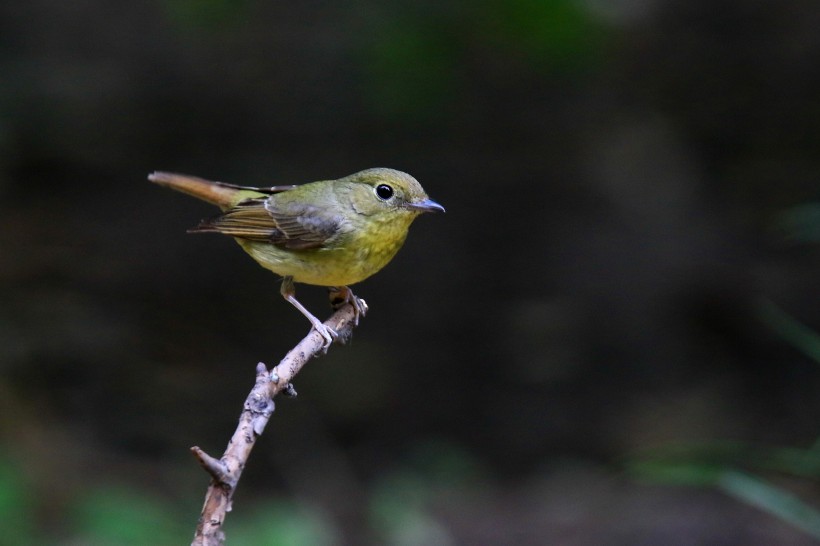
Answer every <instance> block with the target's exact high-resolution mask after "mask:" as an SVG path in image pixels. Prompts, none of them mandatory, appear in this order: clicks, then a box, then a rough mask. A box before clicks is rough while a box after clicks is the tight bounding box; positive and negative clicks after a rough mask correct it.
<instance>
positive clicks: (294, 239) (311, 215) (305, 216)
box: [190, 198, 340, 249]
mask: <svg viewBox="0 0 820 546" xmlns="http://www.w3.org/2000/svg"><path fill="white" fill-rule="evenodd" d="M339 229H340V219H339V216H338V215H335V214H332V213H328V211H327V210H326V209H322V208H319V207H316V206H313V205H307V204H299V203H288V206H286V207H277V206H276V205H275V204H272V203H271V202H270V200H268V199H262V198H260V199H248V200H246V201H242V202H241V203H239V204H238V205H237V206H235V207H234V208H232V209H228V210H227V211H225V212H224V213H223V214H220V215H219V216H216V217H214V218H210V219H208V220H203V221H202V222H201V223H200V224H199V225H198V226H197V227H196V228H194V229H192V230H190V231H191V232H193V233H203V232H218V233H223V234H225V235H230V236H231V237H239V238H242V239H248V240H251V241H260V242H265V243H271V244H274V245H276V246H281V247H283V248H289V249H309V248H320V247H322V246H324V244H325V243H326V242H327V241H328V239H330V238H332V237H333V236H334V235H336V234H337V233H338V232H339Z"/></svg>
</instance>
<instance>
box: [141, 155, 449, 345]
mask: <svg viewBox="0 0 820 546" xmlns="http://www.w3.org/2000/svg"><path fill="white" fill-rule="evenodd" d="M148 180H150V181H151V182H156V183H157V184H160V185H162V186H168V187H169V188H172V189H175V190H178V191H181V192H183V193H187V194H188V195H192V196H194V197H197V198H199V199H202V200H203V201H207V202H208V203H212V204H214V205H217V206H219V207H220V208H221V209H222V214H220V215H219V216H216V217H214V218H210V219H207V220H203V221H202V222H201V223H200V224H199V225H198V226H197V227H195V228H193V229H191V230H189V232H192V233H203V232H216V233H224V234H225V235H230V236H232V237H233V238H234V239H235V240H236V242H237V243H239V245H240V246H241V247H242V248H243V249H245V252H247V253H248V254H250V255H251V257H252V258H253V259H254V260H256V261H257V262H259V264H260V265H262V267H264V268H266V269H270V270H271V271H273V272H274V273H277V274H279V275H282V277H283V278H282V287H281V293H282V296H283V297H284V298H285V299H286V300H287V301H289V302H290V303H291V304H292V305H293V306H294V307H296V308H297V309H298V310H299V311H301V313H302V314H303V315H305V316H306V317H307V319H308V320H309V321H310V323H311V324H312V325H313V328H315V329H316V331H318V332H319V333H320V334H321V335H322V337H323V338H324V339H325V345H324V348H325V349H327V347H328V346H329V345H330V344H331V343H332V342H333V339H334V338H336V337H337V333H336V332H334V331H333V330H332V329H330V328H328V327H327V326H325V325H324V324H322V322H321V321H320V320H319V319H318V318H316V317H315V316H313V314H311V313H310V311H308V310H307V309H306V308H305V307H304V306H303V305H302V304H301V303H299V302H298V301H297V300H296V297H295V294H296V290H295V288H294V285H293V283H294V281H295V282H301V283H305V284H315V285H319V286H327V287H330V288H331V291H332V292H333V293H334V294H335V296H336V298H337V299H336V301H337V302H342V303H344V302H349V303H351V304H352V305H353V307H354V310H355V313H356V315H355V316H356V320H357V321H358V317H359V315H364V313H365V312H366V311H367V304H366V303H365V302H364V300H362V299H360V298H357V297H356V296H354V295H353V292H352V291H351V290H350V289H349V288H348V286H349V285H351V284H355V283H357V282H360V281H363V280H364V279H366V278H368V277H369V276H371V275H373V274H374V273H376V272H377V271H379V270H380V269H381V268H383V267H384V266H385V265H387V264H388V262H390V260H392V259H393V256H395V255H396V252H398V250H399V248H401V246H402V244H404V240H405V238H406V237H407V230H408V229H409V228H410V224H411V223H412V222H413V220H415V219H416V217H417V216H418V215H419V214H421V213H423V212H444V207H442V206H441V205H439V204H438V203H436V202H435V201H433V200H431V199H430V198H429V197H427V194H426V193H425V192H424V189H422V187H421V184H419V183H418V181H417V180H416V179H415V178H413V177H412V176H410V175H409V174H407V173H403V172H401V171H396V170H393V169H385V168H377V169H367V170H364V171H361V172H358V173H355V174H351V175H350V176H346V177H344V178H340V179H338V180H322V181H319V182H311V183H309V184H303V185H300V186H272V187H268V188H256V187H249V186H235V185H233V184H226V183H224V182H212V181H210V180H204V179H202V178H197V177H195V176H187V175H184V174H174V173H167V172H155V173H152V174H150V175H149V176H148ZM338 298H341V299H338Z"/></svg>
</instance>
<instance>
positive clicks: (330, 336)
mask: <svg viewBox="0 0 820 546" xmlns="http://www.w3.org/2000/svg"><path fill="white" fill-rule="evenodd" d="M313 329H314V330H316V331H317V332H319V335H320V336H322V337H323V338H324V340H325V341H324V343H323V344H322V354H327V350H328V349H329V348H330V346H331V345H332V344H333V342H334V341H335V340H336V339H337V338H338V337H339V333H338V332H337V331H336V330H334V329H333V328H330V327H329V326H325V325H324V324H322V323H321V322H318V321H317V322H316V323H314V324H313Z"/></svg>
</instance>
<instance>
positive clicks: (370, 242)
mask: <svg viewBox="0 0 820 546" xmlns="http://www.w3.org/2000/svg"><path fill="white" fill-rule="evenodd" d="M414 217H415V215H412V214H400V215H398V216H395V215H393V216H391V217H386V218H384V219H381V218H379V219H372V220H373V221H368V222H362V223H361V224H359V225H357V226H355V227H354V228H353V229H351V230H349V231H347V232H345V233H343V234H341V235H340V236H339V237H338V238H337V239H334V240H333V241H332V242H330V243H328V244H327V245H325V246H323V247H321V248H311V249H305V250H294V249H285V248H281V247H278V246H276V245H273V244H270V243H263V242H258V241H249V240H247V239H240V238H237V239H236V241H237V242H238V243H239V245H240V246H241V247H242V248H243V249H245V251H246V252H247V253H248V254H250V255H251V257H253V259H255V260H256V261H257V262H259V264H260V265H262V267H265V268H266V269H269V270H271V271H273V272H274V273H277V274H279V275H282V276H291V277H293V280H294V281H296V282H299V283H305V284H314V285H318V286H349V285H351V284H355V283H358V282H361V281H363V280H364V279H366V278H368V277H369V276H371V275H373V274H374V273H376V272H378V271H379V270H380V269H382V268H383V267H384V266H386V265H387V264H388V263H389V262H390V260H392V259H393V257H394V256H395V255H396V253H397V252H398V251H399V249H400V248H401V247H402V245H403V244H404V240H405V239H406V238H407V232H408V229H409V227H410V224H411V223H412V221H413V218H414Z"/></svg>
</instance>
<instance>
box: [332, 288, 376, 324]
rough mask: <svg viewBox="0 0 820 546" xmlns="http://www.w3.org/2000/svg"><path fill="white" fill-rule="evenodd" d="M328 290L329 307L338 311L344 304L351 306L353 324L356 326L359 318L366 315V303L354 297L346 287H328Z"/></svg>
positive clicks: (351, 291)
mask: <svg viewBox="0 0 820 546" xmlns="http://www.w3.org/2000/svg"><path fill="white" fill-rule="evenodd" d="M328 290H330V306H331V307H333V309H338V308H340V307H341V306H342V305H344V304H346V303H349V304H350V305H352V306H353V324H355V325H356V326H358V325H359V317H363V316H365V315H366V314H367V302H365V301H364V300H363V299H362V298H358V297H356V295H355V294H353V290H351V289H350V288H348V287H347V286H329V287H328Z"/></svg>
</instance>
